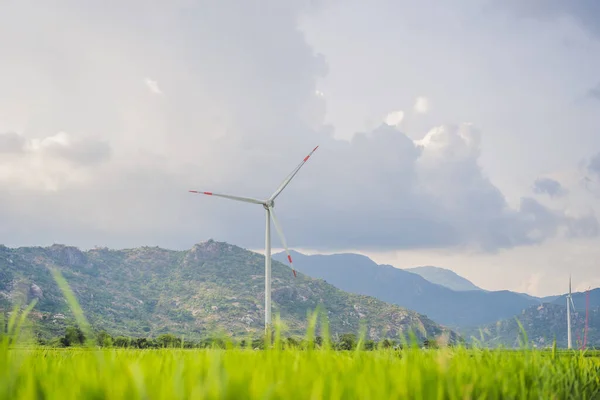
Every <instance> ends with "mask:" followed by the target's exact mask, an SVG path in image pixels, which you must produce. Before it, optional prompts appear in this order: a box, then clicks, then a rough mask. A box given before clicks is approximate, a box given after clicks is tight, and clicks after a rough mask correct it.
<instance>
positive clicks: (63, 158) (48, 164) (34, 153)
mask: <svg viewBox="0 0 600 400" xmlns="http://www.w3.org/2000/svg"><path fill="white" fill-rule="evenodd" d="M15 137H18V140H13V141H14V142H16V143H19V144H20V147H19V151H18V152H16V153H15V154H13V156H12V157H5V158H2V159H0V188H1V187H2V185H3V184H5V185H7V186H10V187H11V188H13V189H14V188H25V189H29V190H34V191H40V190H41V191H44V190H50V191H57V190H59V189H60V188H61V187H63V186H64V185H67V184H71V183H82V182H84V181H85V180H89V179H91V177H90V167H94V166H96V165H98V164H102V163H104V162H105V161H107V160H108V158H109V156H110V152H111V149H110V147H109V145H108V144H107V143H105V142H103V141H98V140H94V139H84V138H74V137H72V136H71V135H69V134H67V133H65V132H59V133H57V134H55V135H52V136H47V137H44V138H41V139H39V138H32V139H26V138H25V137H23V136H21V135H16V136H15ZM0 138H1V136H0Z"/></svg>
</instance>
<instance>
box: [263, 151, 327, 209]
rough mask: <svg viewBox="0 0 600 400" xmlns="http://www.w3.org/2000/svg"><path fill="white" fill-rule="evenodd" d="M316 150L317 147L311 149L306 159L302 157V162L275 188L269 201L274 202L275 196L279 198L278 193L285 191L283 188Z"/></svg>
mask: <svg viewBox="0 0 600 400" xmlns="http://www.w3.org/2000/svg"><path fill="white" fill-rule="evenodd" d="M318 148H319V146H317V147H315V148H314V149H313V151H311V152H310V153H308V155H307V156H306V157H304V159H303V160H302V162H301V163H300V164H299V165H298V166H297V167H296V168H295V169H294V170H293V171H292V172H291V173H290V174H289V175H288V177H287V178H285V180H284V181H283V182H282V183H281V185H280V186H279V187H278V188H277V190H276V191H275V193H273V195H272V196H271V197H270V198H269V200H270V201H272V200H275V199H276V198H277V196H279V193H281V191H282V190H283V189H285V187H286V186H287V185H288V184H289V183H290V182H291V181H292V179H293V178H294V176H296V174H297V173H298V171H300V168H302V166H303V165H304V164H305V163H306V161H308V159H309V158H310V156H312V154H313V153H314V152H315V151H316V150H317V149H318Z"/></svg>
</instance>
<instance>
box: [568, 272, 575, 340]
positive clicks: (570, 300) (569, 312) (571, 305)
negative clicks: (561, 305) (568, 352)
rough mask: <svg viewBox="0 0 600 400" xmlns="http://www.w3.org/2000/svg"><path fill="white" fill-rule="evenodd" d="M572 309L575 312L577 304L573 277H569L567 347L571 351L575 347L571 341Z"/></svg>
mask: <svg viewBox="0 0 600 400" xmlns="http://www.w3.org/2000/svg"><path fill="white" fill-rule="evenodd" d="M571 307H573V311H575V304H574V303H573V297H572V296H571V275H569V294H567V347H568V348H569V349H570V348H572V347H573V341H572V339H571Z"/></svg>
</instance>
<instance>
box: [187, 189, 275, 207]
mask: <svg viewBox="0 0 600 400" xmlns="http://www.w3.org/2000/svg"><path fill="white" fill-rule="evenodd" d="M189 192H190V193H196V194H205V195H207V196H215V197H223V198H225V199H229V200H235V201H243V202H245V203H253V204H264V201H261V200H257V199H252V198H249V197H240V196H230V195H228V194H219V193H213V192H201V191H198V190H190V191H189Z"/></svg>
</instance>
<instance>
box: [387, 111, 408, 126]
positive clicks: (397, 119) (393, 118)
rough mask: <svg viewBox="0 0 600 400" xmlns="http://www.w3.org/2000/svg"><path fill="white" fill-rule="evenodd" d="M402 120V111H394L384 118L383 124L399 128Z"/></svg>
mask: <svg viewBox="0 0 600 400" xmlns="http://www.w3.org/2000/svg"><path fill="white" fill-rule="evenodd" d="M402 120H404V111H401V110H399V111H394V112H391V113H389V114H388V115H387V116H386V117H385V123H386V124H388V125H390V126H399V125H400V124H401V123H402Z"/></svg>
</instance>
